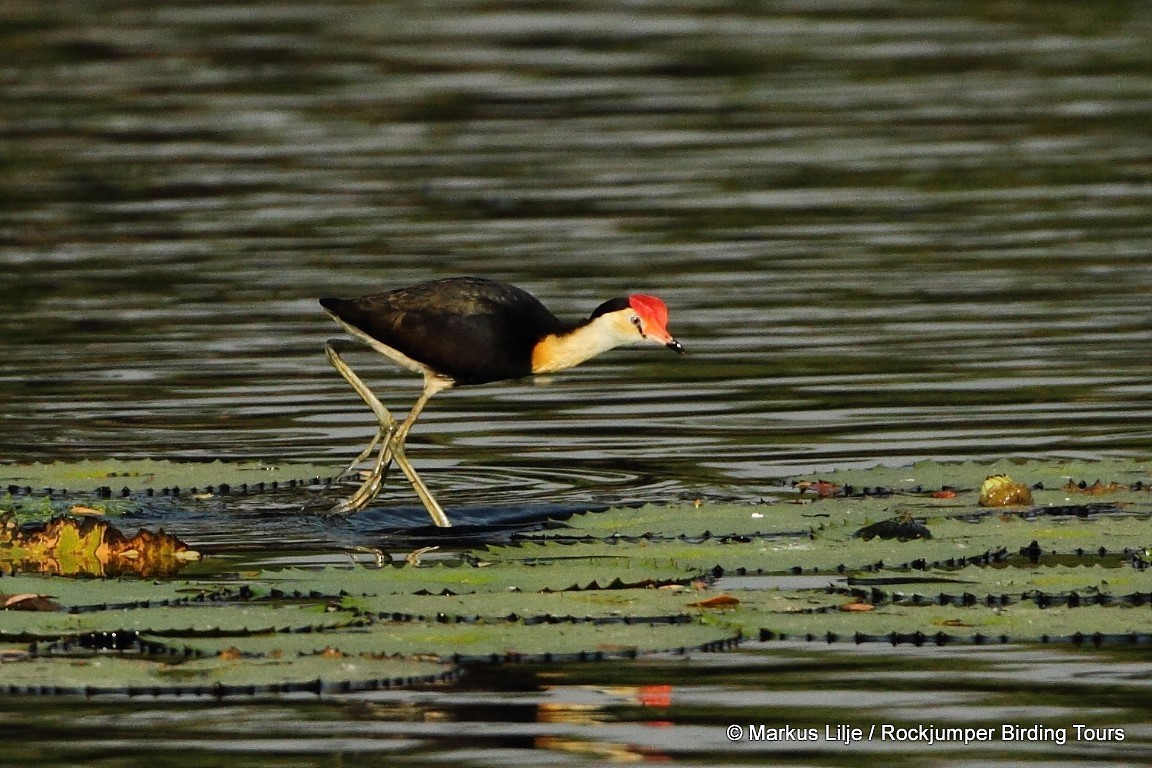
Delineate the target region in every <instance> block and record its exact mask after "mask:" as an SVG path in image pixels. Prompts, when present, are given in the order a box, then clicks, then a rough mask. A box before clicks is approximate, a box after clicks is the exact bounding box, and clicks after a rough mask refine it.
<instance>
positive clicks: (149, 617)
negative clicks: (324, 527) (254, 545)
mask: <svg viewBox="0 0 1152 768" xmlns="http://www.w3.org/2000/svg"><path fill="white" fill-rule="evenodd" d="M353 621H354V620H353V619H352V618H351V616H350V615H349V614H334V613H325V612H324V609H323V606H307V607H300V606H284V607H279V608H273V607H270V606H259V605H244V606H234V605H216V606H211V607H207V606H177V607H157V608H138V609H132V610H108V611H89V612H86V613H64V612H54V613H46V612H28V611H0V639H4V640H9V639H12V640H21V639H54V638H59V637H63V636H66V635H78V634H83V633H90V632H144V633H150V634H153V635H165V636H172V637H195V636H199V635H213V636H228V637H231V636H246V635H258V634H269V633H274V632H305V631H308V632H312V631H320V630H323V629H334V628H337V627H340V626H346V625H348V624H350V623H352V622H353Z"/></svg>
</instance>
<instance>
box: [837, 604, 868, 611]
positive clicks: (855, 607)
mask: <svg viewBox="0 0 1152 768" xmlns="http://www.w3.org/2000/svg"><path fill="white" fill-rule="evenodd" d="M840 610H842V611H845V612H848V613H856V612H861V613H862V612H865V611H874V610H876V606H874V605H872V603H844V604H843V605H841V606H840Z"/></svg>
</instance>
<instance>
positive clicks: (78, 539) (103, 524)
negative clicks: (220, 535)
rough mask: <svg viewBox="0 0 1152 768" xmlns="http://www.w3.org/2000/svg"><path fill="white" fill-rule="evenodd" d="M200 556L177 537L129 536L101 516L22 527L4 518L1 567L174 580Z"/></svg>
mask: <svg viewBox="0 0 1152 768" xmlns="http://www.w3.org/2000/svg"><path fill="white" fill-rule="evenodd" d="M196 557H198V553H196V552H194V551H193V550H189V549H188V546H187V545H186V544H185V543H184V542H182V541H180V540H179V539H177V538H176V537H175V536H172V535H170V534H167V533H164V531H163V530H160V531H155V532H153V531H148V530H144V529H141V530H140V531H139V532H137V533H136V534H135V535H134V536H132V537H131V538H128V537H126V536H125V535H124V534H123V533H121V532H120V530H119V529H118V528H116V527H115V526H114V525H113V524H112V523H111V522H109V521H108V520H107V519H106V518H103V517H92V516H82V517H71V516H67V515H65V516H61V517H54V518H52V519H51V520H48V521H47V522H38V523H30V524H27V525H20V524H19V523H17V522H16V520H15V518H14V517H13V516H12V515H11V514H6V515H2V516H0V565H3V567H4V568H5V569H8V570H12V571H16V572H23V573H53V574H59V575H65V576H121V575H138V576H144V577H154V576H170V575H173V574H175V573H176V572H177V571H178V570H180V568H182V567H183V566H184V565H185V564H186V563H187V562H188V560H189V559H195V558H196Z"/></svg>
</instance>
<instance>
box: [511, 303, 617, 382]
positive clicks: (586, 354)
mask: <svg viewBox="0 0 1152 768" xmlns="http://www.w3.org/2000/svg"><path fill="white" fill-rule="evenodd" d="M615 325H616V323H614V322H613V320H612V319H611V318H609V317H608V316H607V315H602V316H601V317H598V318H596V320H594V321H592V322H591V323H588V324H586V325H581V326H579V327H578V328H576V329H575V330H572V331H569V332H568V333H564V334H550V335H548V336H545V337H544V338H543V339H541V340H540V341H539V342H537V343H536V346H535V348H533V350H532V373H553V372H555V371H562V370H564V369H565V368H571V367H572V366H574V365H579V364H580V363H582V362H584V361H585V360H588V359H590V358H593V357H595V356H596V355H598V354H600V353H601V352H607V351H608V350H610V349H612V348H613V347H617V346H619V345H620V344H623V343H626V341H628V338H627V337H625V336H621V335H620V333H619V330H618V329H617V328H616V327H615Z"/></svg>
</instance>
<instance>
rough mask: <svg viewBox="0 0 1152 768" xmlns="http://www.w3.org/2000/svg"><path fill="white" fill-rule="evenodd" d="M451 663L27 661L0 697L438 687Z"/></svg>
mask: <svg viewBox="0 0 1152 768" xmlns="http://www.w3.org/2000/svg"><path fill="white" fill-rule="evenodd" d="M454 675H455V669H454V667H452V666H449V665H445V664H441V663H437V662H432V661H427V660H417V659H403V658H344V657H337V658H330V657H325V656H319V655H313V656H286V657H282V658H274V659H273V658H266V659H247V658H246V659H241V660H237V659H231V658H227V657H226V656H225V657H212V658H204V659H189V660H187V661H182V662H178V663H170V662H158V661H151V660H145V659H136V658H131V657H121V656H110V655H92V656H89V657H72V658H68V659H60V658H51V657H49V658H35V657H32V658H28V659H24V660H18V661H6V662H5V663H4V667H3V675H2V676H0V692H7V693H9V694H24V695H28V694H41V695H44V694H49V695H66V696H96V695H101V694H112V695H122V696H123V695H127V696H139V695H144V694H151V695H157V696H159V695H181V696H188V695H200V696H212V697H217V698H218V697H220V696H227V695H247V696H251V695H258V694H278V693H297V692H309V693H317V694H322V693H344V692H347V691H354V690H366V689H377V688H387V687H394V686H403V685H414V684H427V683H434V682H441V681H443V680H446V679H450V678H451V677H453V676H454Z"/></svg>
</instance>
